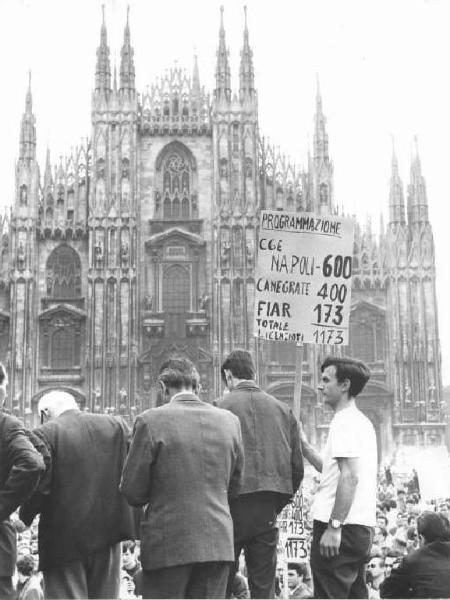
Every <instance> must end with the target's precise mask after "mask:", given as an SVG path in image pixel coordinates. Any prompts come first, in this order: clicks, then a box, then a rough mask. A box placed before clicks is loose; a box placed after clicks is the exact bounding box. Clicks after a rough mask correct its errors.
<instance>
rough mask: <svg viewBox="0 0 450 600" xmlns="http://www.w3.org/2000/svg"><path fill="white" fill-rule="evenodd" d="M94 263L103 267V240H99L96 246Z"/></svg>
mask: <svg viewBox="0 0 450 600" xmlns="http://www.w3.org/2000/svg"><path fill="white" fill-rule="evenodd" d="M94 261H95V265H96V266H97V267H98V266H101V265H102V263H103V244H102V241H101V240H97V241H96V242H95V246H94Z"/></svg>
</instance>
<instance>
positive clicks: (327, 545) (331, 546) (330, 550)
mask: <svg viewBox="0 0 450 600" xmlns="http://www.w3.org/2000/svg"><path fill="white" fill-rule="evenodd" d="M341 535H342V531H341V528H340V527H339V528H338V529H335V528H333V527H327V528H326V529H325V531H324V532H323V535H322V537H321V538H320V546H319V547H320V555H321V556H323V557H325V558H332V557H333V556H337V555H338V554H339V547H340V545H341Z"/></svg>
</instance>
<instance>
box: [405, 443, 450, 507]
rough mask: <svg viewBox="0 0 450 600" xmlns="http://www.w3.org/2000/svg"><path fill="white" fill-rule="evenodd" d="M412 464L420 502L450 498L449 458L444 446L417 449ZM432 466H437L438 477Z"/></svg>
mask: <svg viewBox="0 0 450 600" xmlns="http://www.w3.org/2000/svg"><path fill="white" fill-rule="evenodd" d="M413 464H414V467H415V469H416V471H417V475H418V478H419V488H420V496H421V499H422V501H425V502H426V501H429V500H433V499H444V498H450V458H449V456H448V452H447V449H446V447H445V446H436V447H430V448H419V449H418V451H417V453H416V456H415V460H414V462H413ZM432 465H439V467H438V468H439V475H438V476H437V473H436V469H435V468H432ZM430 467H431V468H430Z"/></svg>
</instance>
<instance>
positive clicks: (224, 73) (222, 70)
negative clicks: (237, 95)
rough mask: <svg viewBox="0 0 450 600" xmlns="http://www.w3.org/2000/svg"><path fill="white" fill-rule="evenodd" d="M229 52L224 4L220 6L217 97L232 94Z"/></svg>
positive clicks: (225, 96) (228, 96) (227, 97)
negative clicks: (226, 41) (224, 22)
mask: <svg viewBox="0 0 450 600" xmlns="http://www.w3.org/2000/svg"><path fill="white" fill-rule="evenodd" d="M228 55H229V52H228V50H227V46H226V43H225V28H224V26H223V6H221V7H220V29H219V48H218V50H217V63H216V89H215V97H216V99H219V98H222V97H223V98H226V99H229V98H230V96H231V75H230V65H229V61H228Z"/></svg>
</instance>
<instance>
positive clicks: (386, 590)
mask: <svg viewBox="0 0 450 600" xmlns="http://www.w3.org/2000/svg"><path fill="white" fill-rule="evenodd" d="M417 532H418V534H419V536H420V542H421V547H420V548H418V549H417V550H414V552H411V554H409V555H408V556H406V557H405V558H403V559H402V561H401V563H400V564H399V566H398V567H394V568H393V569H392V571H391V574H390V575H389V577H387V578H386V579H385V580H384V581H383V582H382V584H381V586H380V597H381V598H450V525H449V522H448V519H447V518H446V517H444V516H443V515H441V514H439V513H434V512H425V513H423V514H422V515H421V516H420V517H419V518H418V519H417Z"/></svg>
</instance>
